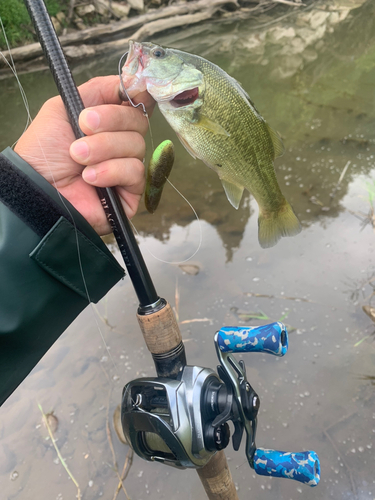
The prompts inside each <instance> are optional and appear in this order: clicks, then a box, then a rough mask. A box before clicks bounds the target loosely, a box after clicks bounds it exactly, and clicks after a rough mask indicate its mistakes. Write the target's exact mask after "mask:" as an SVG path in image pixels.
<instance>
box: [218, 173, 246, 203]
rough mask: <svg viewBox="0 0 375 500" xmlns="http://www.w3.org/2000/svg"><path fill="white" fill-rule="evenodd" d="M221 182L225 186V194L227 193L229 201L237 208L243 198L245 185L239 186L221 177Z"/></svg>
mask: <svg viewBox="0 0 375 500" xmlns="http://www.w3.org/2000/svg"><path fill="white" fill-rule="evenodd" d="M220 180H221V183H222V184H223V188H224V191H225V194H226V195H227V198H228V200H229V203H230V204H231V205H232V206H233V207H234V208H235V209H236V210H237V209H238V207H239V205H240V201H241V198H242V193H243V190H244V188H243V186H237V185H236V184H232V183H231V182H228V181H224V180H223V179H220Z"/></svg>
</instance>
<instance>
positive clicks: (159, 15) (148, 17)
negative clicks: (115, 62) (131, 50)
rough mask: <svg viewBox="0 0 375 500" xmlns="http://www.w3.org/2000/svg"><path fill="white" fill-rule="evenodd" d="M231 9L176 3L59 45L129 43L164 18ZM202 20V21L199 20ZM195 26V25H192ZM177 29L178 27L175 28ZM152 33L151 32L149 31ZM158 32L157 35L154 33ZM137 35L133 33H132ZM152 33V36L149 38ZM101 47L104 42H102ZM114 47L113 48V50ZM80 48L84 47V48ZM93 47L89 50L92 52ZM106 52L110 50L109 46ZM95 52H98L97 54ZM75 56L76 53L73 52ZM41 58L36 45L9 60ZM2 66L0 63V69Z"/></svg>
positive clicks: (202, 1)
mask: <svg viewBox="0 0 375 500" xmlns="http://www.w3.org/2000/svg"><path fill="white" fill-rule="evenodd" d="M226 5H227V6H228V5H231V6H232V7H235V8H238V7H239V5H238V3H237V0H197V1H195V2H184V3H178V4H175V5H169V6H167V7H164V8H161V9H157V10H151V11H150V12H147V13H146V14H141V15H140V16H136V17H131V18H129V19H127V20H126V21H118V22H114V23H111V24H106V25H104V26H103V25H102V26H95V27H93V28H88V29H86V30H82V31H77V32H75V33H69V34H68V35H64V36H61V37H60V38H59V40H60V43H61V45H62V46H63V47H67V46H74V45H77V44H81V43H82V42H85V43H90V42H95V41H97V40H99V39H103V38H106V39H107V40H108V39H110V38H113V37H114V36H116V37H118V36H119V35H123V36H126V35H128V38H127V39H126V40H129V38H130V35H131V33H134V30H142V29H143V28H146V26H147V24H151V23H152V22H154V21H157V20H159V19H164V18H172V19H175V18H176V17H177V16H185V15H192V14H194V13H196V12H200V11H207V10H210V9H214V10H215V12H216V11H217V10H219V8H222V7H224V6H226ZM202 20H205V18H203V19H202ZM196 22H199V21H196ZM178 26H181V24H178ZM151 29H153V28H151ZM157 32H160V31H157ZM135 33H137V31H136V32H135ZM154 33H156V31H154V32H153V34H154ZM104 43H105V42H104ZM101 45H103V44H100V45H96V46H95V47H100V46H101ZM116 46H117V45H116V44H115V45H114V47H116ZM84 47H87V46H86V45H85V46H84ZM95 47H94V46H93V47H92V48H95ZM108 47H109V48H111V47H112V46H111V45H109V46H108ZM99 52H102V50H100V51H99ZM95 53H96V52H95V51H94V50H93V51H90V50H88V49H87V48H85V49H83V50H82V57H85V56H87V55H91V54H95ZM77 54H78V52H77ZM42 55H43V52H42V49H41V47H40V44H39V43H31V44H29V45H25V46H23V47H17V48H15V49H12V56H13V60H14V61H16V62H17V61H28V60H30V59H34V58H37V57H40V56H42ZM4 56H5V57H6V58H7V59H10V56H9V52H8V51H4ZM3 65H4V63H2V62H1V61H0V67H1V66H3Z"/></svg>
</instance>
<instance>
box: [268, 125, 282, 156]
mask: <svg viewBox="0 0 375 500" xmlns="http://www.w3.org/2000/svg"><path fill="white" fill-rule="evenodd" d="M266 127H267V130H268V132H269V134H270V136H271V140H272V144H273V150H274V152H275V155H274V157H273V159H275V158H278V157H279V156H282V155H283V154H284V151H285V147H284V144H283V141H282V140H281V137H280V136H279V134H278V133H277V132H276V131H275V130H273V129H272V128H271V127H270V126H269V125H268V123H266Z"/></svg>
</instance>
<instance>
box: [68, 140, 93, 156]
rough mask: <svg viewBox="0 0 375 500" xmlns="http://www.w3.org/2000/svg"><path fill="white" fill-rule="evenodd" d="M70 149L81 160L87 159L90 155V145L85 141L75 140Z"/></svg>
mask: <svg viewBox="0 0 375 500" xmlns="http://www.w3.org/2000/svg"><path fill="white" fill-rule="evenodd" d="M70 150H71V152H72V154H73V155H74V156H75V157H76V158H78V159H79V160H85V159H86V158H87V157H88V156H89V147H88V145H87V143H86V142H85V141H78V142H74V143H73V144H72V146H71V149H70Z"/></svg>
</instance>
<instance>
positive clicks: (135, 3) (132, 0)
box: [127, 0, 145, 12]
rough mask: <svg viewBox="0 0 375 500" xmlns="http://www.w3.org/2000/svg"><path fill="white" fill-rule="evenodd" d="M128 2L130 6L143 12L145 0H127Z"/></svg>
mask: <svg viewBox="0 0 375 500" xmlns="http://www.w3.org/2000/svg"><path fill="white" fill-rule="evenodd" d="M127 3H128V4H129V5H130V7H131V8H132V9H134V10H137V11H138V12H142V11H143V10H144V8H145V4H144V1H143V0H127Z"/></svg>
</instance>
